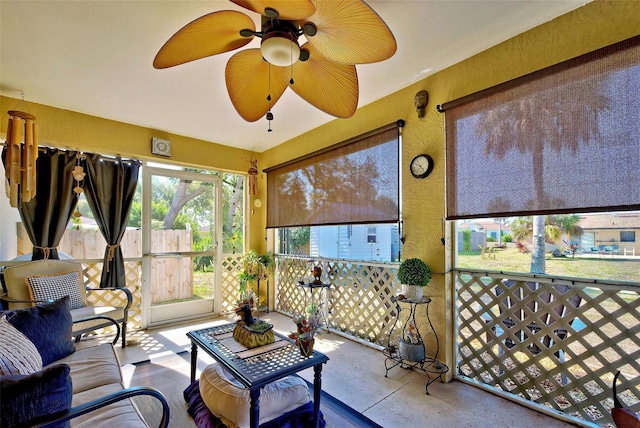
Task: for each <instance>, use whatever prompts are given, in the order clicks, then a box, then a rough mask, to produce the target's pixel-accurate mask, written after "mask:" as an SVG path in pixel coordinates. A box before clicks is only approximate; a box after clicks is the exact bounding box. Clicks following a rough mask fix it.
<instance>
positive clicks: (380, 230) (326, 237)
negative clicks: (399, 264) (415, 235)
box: [309, 224, 400, 262]
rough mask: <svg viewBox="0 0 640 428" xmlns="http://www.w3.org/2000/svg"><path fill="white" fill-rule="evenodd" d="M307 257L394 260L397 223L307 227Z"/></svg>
mask: <svg viewBox="0 0 640 428" xmlns="http://www.w3.org/2000/svg"><path fill="white" fill-rule="evenodd" d="M309 240H310V248H311V249H310V255H311V257H323V258H337V259H347V260H371V261H378V262H394V261H398V253H399V249H400V245H399V244H400V242H399V236H398V225H397V224H378V225H364V224H360V225H343V226H311V230H310V239H309Z"/></svg>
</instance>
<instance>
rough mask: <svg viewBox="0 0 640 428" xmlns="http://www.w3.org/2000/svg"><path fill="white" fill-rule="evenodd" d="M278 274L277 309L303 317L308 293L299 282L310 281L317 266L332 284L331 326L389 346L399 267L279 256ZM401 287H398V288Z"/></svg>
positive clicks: (329, 320)
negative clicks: (388, 339)
mask: <svg viewBox="0 0 640 428" xmlns="http://www.w3.org/2000/svg"><path fill="white" fill-rule="evenodd" d="M277 262H278V263H277V271H276V284H277V288H276V308H278V309H280V310H282V311H284V312H287V313H289V314H300V313H303V311H304V309H305V303H307V304H308V302H309V296H307V294H306V293H308V290H306V289H304V288H302V287H299V286H298V280H300V279H301V278H306V279H307V280H308V279H309V277H310V272H311V269H312V267H313V266H314V265H320V266H322V268H323V270H324V271H325V273H326V274H327V276H328V281H329V283H330V284H331V286H332V287H331V291H330V292H329V295H328V296H327V298H326V300H327V308H326V311H327V313H328V315H329V316H328V323H329V325H330V326H331V327H332V328H335V329H338V330H340V331H342V332H344V333H347V334H350V335H352V336H355V337H358V338H361V339H364V340H367V341H370V342H373V343H377V344H379V345H383V346H384V345H386V339H387V338H386V335H387V334H388V332H389V330H390V328H391V324H390V323H391V321H392V320H394V319H395V304H394V303H393V302H392V301H391V297H392V296H394V295H395V291H396V290H395V287H396V286H399V283H398V282H397V279H396V272H397V265H395V264H394V265H392V264H388V265H385V264H382V263H371V264H368V263H363V262H349V261H337V260H329V259H314V261H313V262H309V260H308V258H300V257H292V256H278V257H277ZM395 284H398V285H395Z"/></svg>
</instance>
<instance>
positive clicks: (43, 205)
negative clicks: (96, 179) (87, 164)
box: [2, 147, 78, 260]
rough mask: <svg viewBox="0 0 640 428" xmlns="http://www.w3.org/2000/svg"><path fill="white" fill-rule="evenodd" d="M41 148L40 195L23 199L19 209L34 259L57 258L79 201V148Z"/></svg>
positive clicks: (38, 177) (3, 155)
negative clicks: (75, 170)
mask: <svg viewBox="0 0 640 428" xmlns="http://www.w3.org/2000/svg"><path fill="white" fill-rule="evenodd" d="M39 150H40V152H39V154H38V160H37V162H36V170H37V180H36V195H35V197H34V198H33V199H31V200H30V201H29V202H23V203H20V205H19V206H18V211H19V212H20V217H21V218H22V223H23V224H24V227H25V229H26V231H27V235H29V239H30V240H31V242H32V243H33V253H32V255H31V259H32V260H41V259H47V258H49V259H57V258H58V249H57V248H56V247H57V246H58V244H60V239H62V235H64V231H65V229H66V227H67V224H68V223H69V219H70V218H71V215H72V214H73V211H74V210H75V208H76V204H77V203H78V198H77V195H76V194H75V193H74V192H73V188H74V187H75V185H76V182H75V181H74V179H73V175H72V174H71V171H72V170H73V167H74V166H75V165H76V154H77V152H76V151H66V150H58V149H54V148H42V147H41V148H40V149H39ZM5 152H6V148H5V149H4V150H3V151H2V162H3V163H5V157H6V156H5ZM5 165H6V163H5Z"/></svg>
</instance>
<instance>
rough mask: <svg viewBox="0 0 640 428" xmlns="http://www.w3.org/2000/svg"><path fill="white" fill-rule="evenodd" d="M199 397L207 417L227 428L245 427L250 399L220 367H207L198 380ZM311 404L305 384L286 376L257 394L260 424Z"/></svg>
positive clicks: (294, 377)
mask: <svg viewBox="0 0 640 428" xmlns="http://www.w3.org/2000/svg"><path fill="white" fill-rule="evenodd" d="M200 394H201V395H202V400H203V401H204V402H205V404H206V405H207V407H208V408H209V410H211V413H213V414H214V415H216V416H217V417H218V418H220V419H221V420H222V421H223V422H224V423H225V425H227V426H228V427H229V428H234V427H248V426H249V420H250V418H249V410H250V407H251V398H250V396H249V390H248V389H247V388H244V387H243V386H242V384H241V383H240V382H239V381H238V380H236V379H235V378H234V377H233V376H232V375H231V374H230V373H229V372H227V371H226V370H225V369H224V368H223V367H222V366H221V365H220V364H210V365H208V366H207V367H206V368H205V369H204V371H203V372H202V375H201V376H200ZM310 400H311V394H310V393H309V388H308V387H307V384H306V382H305V381H304V380H303V379H301V378H300V377H298V376H288V377H285V378H283V379H280V380H277V381H275V382H272V383H270V384H268V385H265V386H264V387H263V388H262V389H261V390H260V422H259V423H260V424H263V423H265V422H268V421H270V420H272V419H274V418H277V417H278V416H280V415H282V414H284V413H286V412H289V411H291V410H293V409H295V408H297V407H300V406H302V405H304V404H306V403H308V402H309V401H310Z"/></svg>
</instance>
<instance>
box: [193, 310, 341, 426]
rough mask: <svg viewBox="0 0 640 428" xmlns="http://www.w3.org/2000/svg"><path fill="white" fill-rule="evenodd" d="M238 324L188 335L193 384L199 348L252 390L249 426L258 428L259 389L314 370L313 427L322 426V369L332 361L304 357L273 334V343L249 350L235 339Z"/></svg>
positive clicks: (319, 356) (319, 355)
mask: <svg viewBox="0 0 640 428" xmlns="http://www.w3.org/2000/svg"><path fill="white" fill-rule="evenodd" d="M235 326H236V323H228V324H223V325H219V326H215V327H210V328H204V329H201V330H194V331H190V332H188V333H187V336H188V337H189V339H191V382H192V383H193V381H194V380H195V379H196V364H197V361H198V348H200V349H202V350H203V351H205V352H206V353H207V354H209V355H211V357H213V359H214V360H216V361H217V362H218V363H220V364H221V365H222V366H223V367H224V368H226V369H227V370H228V371H229V373H231V374H232V375H233V376H234V377H235V378H236V379H238V381H240V383H242V384H243V385H244V386H245V387H246V388H248V389H249V396H250V398H251V409H250V415H249V419H250V425H251V427H252V428H258V422H259V420H260V388H262V387H263V386H265V385H266V384H268V383H271V382H274V381H276V380H278V379H282V378H283V377H286V376H289V375H292V374H294V373H297V372H299V371H301V370H304V369H306V368H309V367H313V373H314V376H313V424H314V427H316V428H317V427H319V425H320V391H321V385H322V382H321V372H322V365H323V364H324V363H326V362H327V361H329V357H327V356H326V355H324V354H322V353H320V352H318V351H313V354H312V355H311V356H310V357H303V356H302V355H301V354H300V350H299V349H298V348H297V347H296V346H295V344H294V343H293V342H292V340H291V339H289V338H288V337H286V336H284V335H282V334H280V333H277V332H274V333H275V337H276V341H275V342H274V343H271V344H268V345H264V346H259V347H257V348H253V349H247V348H245V347H244V346H242V345H241V344H240V343H238V342H237V341H236V340H235V339H234V338H233V329H234V327H235Z"/></svg>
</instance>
